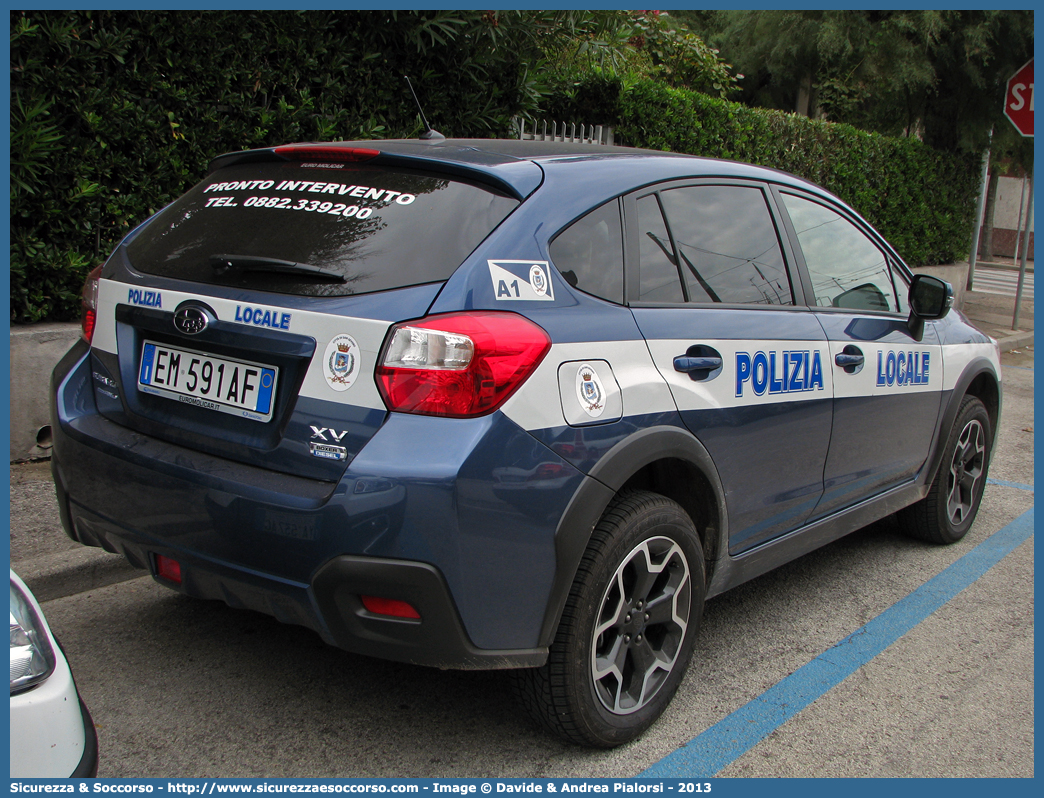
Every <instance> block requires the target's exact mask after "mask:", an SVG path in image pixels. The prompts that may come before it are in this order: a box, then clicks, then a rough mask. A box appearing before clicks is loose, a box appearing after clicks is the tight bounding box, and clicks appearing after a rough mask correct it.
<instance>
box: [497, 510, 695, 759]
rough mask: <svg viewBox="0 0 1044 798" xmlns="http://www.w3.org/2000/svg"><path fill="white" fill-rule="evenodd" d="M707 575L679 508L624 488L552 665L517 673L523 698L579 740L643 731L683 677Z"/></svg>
mask: <svg viewBox="0 0 1044 798" xmlns="http://www.w3.org/2000/svg"><path fill="white" fill-rule="evenodd" d="M704 582H705V580H704V562H703V548H702V546H701V545H700V539H699V537H698V536H697V534H696V529H695V528H694V526H693V523H692V520H691V519H690V518H689V516H688V515H687V514H686V512H685V511H684V510H683V509H682V508H681V506H679V505H678V504H677V503H676V502H674V501H671V500H670V499H668V498H666V497H664V496H661V495H659V494H656V493H650V492H647V491H631V492H627V493H624V494H621V495H620V496H618V497H617V498H616V499H615V500H614V501H613V503H612V504H610V505H609V507H608V508H607V509H606V511H605V513H604V514H603V516H602V519H601V520H600V521H599V523H598V525H597V526H596V527H595V530H594V533H593V535H592V536H591V541H590V543H589V544H588V547H587V550H586V552H585V553H584V556H583V559H582V560H581V562H580V566H579V568H578V569H577V574H576V578H575V580H574V582H573V586H572V588H571V590H570V593H569V597H568V599H567V601H566V605H565V608H564V610H563V613H562V619H561V621H560V623H559V627H558V631H557V634H556V636H555V640H554V643H553V644H552V645H551V648H550V652H549V655H548V661H547V663H546V664H545V665H544V666H543V667H541V668H532V669H526V670H520V671H517V672H516V673H515V679H514V685H515V692H516V695H517V697H518V698H519V700H520V701H521V703H522V705H523V706H524V707H525V708H526V709H527V710H528V711H529V713H530V714H531V715H533V717H534V718H535V719H536V720H537V721H538V722H540V723H541V724H542V725H544V726H545V727H546V728H548V729H549V730H551V731H552V732H554V733H555V734H557V735H559V736H561V737H563V738H565V739H566V740H569V741H571V742H575V743H579V744H581V745H589V746H595V747H599V748H612V747H615V746H618V745H621V744H623V743H626V742H629V741H630V740H633V739H635V738H636V737H638V736H639V735H640V734H641V733H642V732H644V731H645V730H646V729H647V728H649V726H650V725H652V723H653V722H654V721H655V720H656V719H657V718H659V717H660V715H661V714H662V713H663V711H664V709H665V708H666V707H667V704H669V703H670V701H671V698H672V697H673V696H674V693H675V691H676V690H677V688H678V684H679V683H680V682H681V679H682V677H683V676H684V675H685V671H686V668H687V667H688V664H689V660H690V658H691V657H692V648H693V641H694V639H695V636H696V632H697V630H698V628H699V623H700V618H701V616H702V614H703V600H704V595H705V592H706V586H705V583H704Z"/></svg>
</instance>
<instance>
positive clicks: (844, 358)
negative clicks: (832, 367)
mask: <svg viewBox="0 0 1044 798" xmlns="http://www.w3.org/2000/svg"><path fill="white" fill-rule="evenodd" d="M863 360H864V358H863V356H862V355H849V354H846V353H845V352H842V353H840V354H839V355H837V356H836V357H835V358H834V362H835V363H837V365H839V366H841V368H845V367H847V366H861V365H863Z"/></svg>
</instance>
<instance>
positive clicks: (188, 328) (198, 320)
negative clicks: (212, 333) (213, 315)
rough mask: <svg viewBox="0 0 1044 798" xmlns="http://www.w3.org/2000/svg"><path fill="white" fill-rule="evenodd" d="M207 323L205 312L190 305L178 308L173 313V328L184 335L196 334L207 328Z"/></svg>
mask: <svg viewBox="0 0 1044 798" xmlns="http://www.w3.org/2000/svg"><path fill="white" fill-rule="evenodd" d="M209 323H210V319H209V318H208V316H207V314H206V313H205V312H204V311H203V310H202V309H201V308H197V307H193V306H192V305H186V306H185V307H182V308H178V310H177V311H176V312H175V313H174V328H175V329H176V330H177V331H178V332H180V333H184V334H185V335H198V334H199V333H201V332H203V331H204V330H205V329H207V324H209Z"/></svg>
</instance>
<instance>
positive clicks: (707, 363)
mask: <svg viewBox="0 0 1044 798" xmlns="http://www.w3.org/2000/svg"><path fill="white" fill-rule="evenodd" d="M722 363H723V361H722V359H721V352H719V351H718V350H717V349H714V348H713V347H710V346H707V345H706V344H693V345H692V346H690V347H689V348H688V349H686V350H685V354H684V355H678V356H677V357H676V358H674V370H675V371H680V372H681V373H682V374H688V375H689V379H690V380H692V381H693V382H706V381H708V380H713V379H714V378H715V377H717V376H718V375H719V374H721V366H722Z"/></svg>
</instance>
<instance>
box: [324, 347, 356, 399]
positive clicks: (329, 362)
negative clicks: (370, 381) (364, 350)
mask: <svg viewBox="0 0 1044 798" xmlns="http://www.w3.org/2000/svg"><path fill="white" fill-rule="evenodd" d="M359 358H360V351H359V344H358V343H356V341H355V339H354V338H352V336H350V335H344V334H342V335H338V336H335V337H334V338H333V340H331V341H330V343H329V344H327V346H326V354H325V356H324V357H323V375H324V376H325V377H326V382H327V384H328V385H329V386H330V387H331V388H333V389H334V390H335V391H347V390H348V389H349V388H351V387H352V383H353V382H355V378H356V376H358V374H359Z"/></svg>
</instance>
